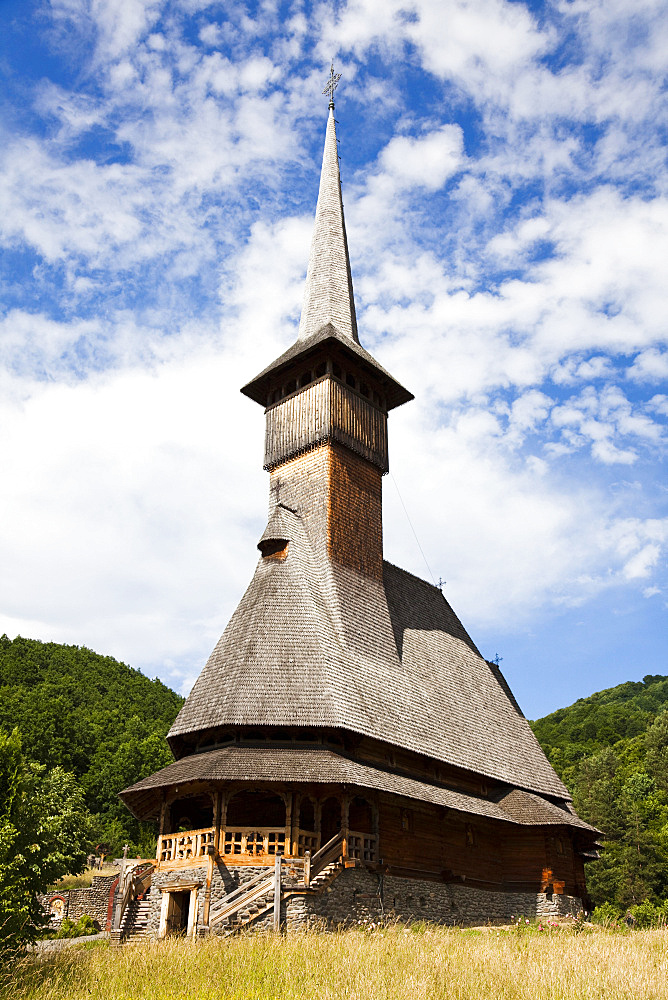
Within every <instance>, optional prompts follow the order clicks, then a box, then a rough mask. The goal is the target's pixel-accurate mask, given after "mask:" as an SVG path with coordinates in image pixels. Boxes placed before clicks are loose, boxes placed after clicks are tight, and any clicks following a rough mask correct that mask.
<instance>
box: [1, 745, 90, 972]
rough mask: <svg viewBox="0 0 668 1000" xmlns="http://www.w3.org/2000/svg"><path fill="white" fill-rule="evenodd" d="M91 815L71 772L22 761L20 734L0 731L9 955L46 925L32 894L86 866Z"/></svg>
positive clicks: (5, 948) (4, 915) (5, 936)
mask: <svg viewBox="0 0 668 1000" xmlns="http://www.w3.org/2000/svg"><path fill="white" fill-rule="evenodd" d="M89 834H90V830H89V817H88V813H87V810H86V807H85V804H84V800H83V793H82V791H81V789H80V788H79V786H78V785H77V783H76V781H75V780H74V778H73V777H72V775H71V774H67V773H66V772H65V771H63V769H62V768H60V767H54V768H53V769H52V770H50V771H49V770H47V769H46V768H45V767H44V766H43V765H40V764H36V763H34V762H33V761H29V760H27V759H26V758H25V756H24V754H23V750H22V746H21V738H20V736H19V733H18V730H16V729H15V730H14V731H13V732H12V733H11V734H10V735H9V736H8V735H7V734H6V733H5V732H3V731H2V730H1V729H0V938H2V944H3V949H2V950H3V951H4V953H5V955H4V957H7V954H9V953H11V952H13V951H15V950H17V949H20V948H21V947H22V946H23V945H24V944H25V943H26V942H28V941H30V940H33V939H34V937H35V935H36V933H37V931H38V929H39V927H40V925H41V924H43V923H44V919H45V918H44V915H43V914H42V912H41V909H40V906H39V904H38V902H37V899H36V896H37V894H38V893H43V892H45V891H46V888H47V886H48V885H49V883H51V882H54V881H56V879H58V878H60V877H61V876H62V875H64V874H66V873H67V872H70V871H71V872H79V871H82V870H83V869H84V868H85V866H86V854H87V851H88V845H89V839H88V838H89Z"/></svg>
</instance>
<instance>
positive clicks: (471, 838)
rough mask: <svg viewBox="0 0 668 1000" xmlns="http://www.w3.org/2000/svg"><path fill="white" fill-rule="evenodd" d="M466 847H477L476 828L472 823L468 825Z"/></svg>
mask: <svg viewBox="0 0 668 1000" xmlns="http://www.w3.org/2000/svg"><path fill="white" fill-rule="evenodd" d="M466 846H467V847H475V846H476V835H475V827H474V826H472V825H471V823H467V824H466Z"/></svg>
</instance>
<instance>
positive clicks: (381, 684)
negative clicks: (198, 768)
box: [169, 508, 569, 799]
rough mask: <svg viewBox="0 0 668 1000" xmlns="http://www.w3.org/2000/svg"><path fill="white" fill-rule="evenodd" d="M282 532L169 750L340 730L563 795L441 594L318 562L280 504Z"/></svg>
mask: <svg viewBox="0 0 668 1000" xmlns="http://www.w3.org/2000/svg"><path fill="white" fill-rule="evenodd" d="M274 523H276V522H274ZM278 530H279V533H280V535H281V537H282V538H283V537H285V536H288V541H289V548H288V553H287V557H286V558H285V559H283V560H274V559H260V561H259V563H258V566H257V568H256V571H255V575H254V577H253V580H252V581H251V584H250V586H249V588H248V590H247V591H246V593H245V595H244V597H243V598H242V600H241V603H240V604H239V607H238V608H237V610H236V611H235V613H234V615H233V617H232V619H231V621H230V623H229V625H228V626H227V628H226V629H225V632H224V633H223V635H222V636H221V639H220V640H219V642H218V644H217V645H216V647H215V649H214V651H213V653H212V654H211V656H210V657H209V660H208V661H207V664H206V666H205V667H204V669H203V671H202V673H201V674H200V676H199V678H198V679H197V681H196V683H195V686H194V687H193V690H192V692H191V693H190V696H189V698H188V699H187V701H186V703H185V705H184V706H183V708H182V709H181V712H180V713H179V715H178V717H177V719H176V721H175V722H174V725H173V726H172V729H171V731H170V733H169V739H170V741H171V742H172V744H173V745H175V744H177V743H178V739H177V737H180V736H183V735H185V734H187V733H196V732H198V731H203V730H207V729H213V728H216V727H220V726H226V725H246V726H257V725H275V726H306V727H309V728H310V727H319V726H326V727H336V728H343V729H348V730H351V731H353V732H357V733H360V734H362V735H366V736H370V737H372V738H375V739H379V740H383V741H385V742H387V743H389V744H391V745H394V746H399V747H404V748H406V749H408V750H413V751H416V752H418V753H421V754H425V755H427V756H429V757H433V758H435V759H437V760H440V761H442V762H444V763H447V764H452V765H455V766H457V767H461V768H465V769H466V770H469V771H473V772H476V773H479V774H482V775H486V776H488V777H490V778H493V779H496V780H499V781H502V782H505V783H507V784H509V785H514V786H517V787H520V788H525V789H529V790H532V791H535V792H539V793H543V794H547V795H552V796H556V797H558V798H564V799H567V798H569V794H568V792H567V790H566V788H565V787H564V785H563V784H562V783H561V781H560V780H559V778H558V777H557V775H556V774H555V772H554V770H553V769H552V768H551V766H550V764H549V763H548V761H547V759H546V757H545V755H544V754H543V751H542V750H541V748H540V746H539V744H538V742H537V741H536V738H535V737H534V735H533V733H532V731H531V729H530V727H529V724H528V722H527V721H526V719H525V718H524V716H523V715H522V714H521V712H519V710H518V708H517V706H516V704H515V703H514V701H513V700H511V698H509V696H508V694H507V690H506V689H505V687H504V684H502V683H501V682H500V680H499V676H498V673H497V670H496V669H493V668H492V667H490V665H489V664H488V663H487V662H486V661H485V660H484V659H483V658H482V656H481V655H480V653H479V652H478V650H477V649H476V648H475V645H474V644H473V642H472V640H471V639H470V637H469V636H468V634H467V633H466V631H465V629H464V628H463V626H462V624H461V622H460V621H459V619H458V618H457V616H456V615H455V613H454V611H453V610H452V608H451V607H450V605H449V604H448V602H447V601H446V600H445V598H444V597H443V595H442V593H441V592H440V591H439V590H438V588H436V587H432V586H430V585H429V584H427V583H425V582H424V581H423V580H419V579H418V578H417V577H414V576H412V575H411V574H410V573H406V572H404V571H403V570H400V569H398V568H397V567H395V566H392V565H390V564H389V563H385V564H384V582H383V583H381V582H380V581H374V580H372V579H370V578H369V577H366V576H362V575H361V574H359V573H356V572H355V571H353V570H351V569H348V568H346V567H343V566H340V565H338V564H336V563H334V562H330V560H329V559H328V558H326V557H324V556H317V555H316V554H315V553H314V551H313V549H312V547H311V545H310V542H309V539H308V536H307V533H306V530H305V528H304V525H303V523H302V520H301V518H300V517H299V515H298V514H296V513H293V512H292V511H289V510H288V509H286V508H283V510H282V511H281V513H280V529H278Z"/></svg>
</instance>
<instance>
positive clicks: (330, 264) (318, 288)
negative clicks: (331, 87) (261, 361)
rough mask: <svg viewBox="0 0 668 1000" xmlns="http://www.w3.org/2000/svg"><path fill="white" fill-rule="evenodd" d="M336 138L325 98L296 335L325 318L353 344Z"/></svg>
mask: <svg viewBox="0 0 668 1000" xmlns="http://www.w3.org/2000/svg"><path fill="white" fill-rule="evenodd" d="M336 143H337V140H336V124H335V120H334V105H333V104H330V107H329V118H328V121H327V133H326V136H325V150H324V153H323V157H322V171H321V173H320V190H319V192H318V204H317V207H316V210H315V224H314V226H313V238H312V240H311V253H310V256H309V262H308V270H307V272H306V287H305V289H304V304H303V307H302V316H301V323H300V324H299V339H300V340H307V339H308V338H310V337H312V336H313V335H314V334H316V333H317V332H318V331H319V330H321V329H322V328H323V327H324V326H326V325H327V324H330V325H331V326H332V327H333V328H334V330H336V332H337V333H338V334H339V335H340V336H341V337H343V338H346V339H347V340H352V341H354V342H355V343H356V344H359V337H358V335H357V318H356V316H355V300H354V297H353V282H352V277H351V273H350V259H349V257H348V241H347V239H346V224H345V220H344V217H343V201H342V198H341V177H340V174H339V156H338V150H337V144H336Z"/></svg>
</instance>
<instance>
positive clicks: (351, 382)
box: [346, 372, 355, 389]
mask: <svg viewBox="0 0 668 1000" xmlns="http://www.w3.org/2000/svg"><path fill="white" fill-rule="evenodd" d="M346 385H349V386H351V387H352V388H353V389H354V388H355V376H354V375H351V374H350V372H346Z"/></svg>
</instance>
